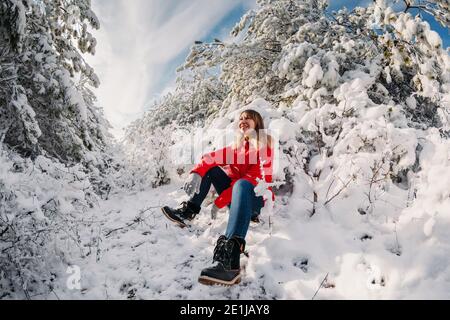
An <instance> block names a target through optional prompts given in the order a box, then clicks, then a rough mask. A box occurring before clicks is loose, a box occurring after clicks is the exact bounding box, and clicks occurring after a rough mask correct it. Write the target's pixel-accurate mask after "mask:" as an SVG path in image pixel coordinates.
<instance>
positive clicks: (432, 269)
mask: <svg viewBox="0 0 450 320" xmlns="http://www.w3.org/2000/svg"><path fill="white" fill-rule="evenodd" d="M180 186H181V185H180V184H178V183H173V184H171V185H167V186H163V187H160V188H156V189H149V190H146V191H143V192H139V193H135V194H129V195H123V196H117V197H113V198H112V199H111V200H108V201H104V202H101V203H100V206H99V207H98V208H94V209H93V211H91V212H89V214H91V215H92V220H93V221H94V222H93V223H92V225H91V226H90V228H87V229H86V230H91V231H90V232H88V233H86V234H84V235H83V237H85V240H86V239H89V237H91V238H92V239H101V241H98V244H97V245H93V246H92V248H93V249H92V252H91V254H90V255H89V256H88V257H87V258H84V259H79V260H73V261H72V262H71V263H73V264H74V265H78V266H79V267H80V275H81V290H77V289H73V290H69V289H68V287H66V286H65V284H64V283H61V284H60V285H61V286H60V288H59V290H61V291H59V290H55V294H56V295H58V297H59V298H63V299H311V298H313V297H314V299H406V298H421V299H432V298H439V299H443V298H450V270H449V268H450V267H449V264H448V259H449V258H448V252H450V251H449V248H450V246H449V243H450V241H446V242H444V243H442V242H441V243H440V242H439V241H437V239H436V238H433V237H427V236H426V235H425V234H424V232H423V231H422V230H419V229H420V228H423V225H424V222H423V221H422V219H420V218H419V219H417V223H411V222H410V223H409V224H407V225H405V226H404V227H402V224H401V223H400V224H399V223H394V221H393V220H392V219H390V218H389V217H388V216H383V215H378V217H377V216H375V215H374V216H371V215H370V214H368V215H359V214H357V213H355V212H346V210H345V209H344V208H343V209H336V210H335V211H333V212H332V211H327V210H322V211H320V212H318V213H316V214H315V215H314V216H313V217H311V218H310V217H309V213H308V212H307V211H306V206H307V202H306V201H304V199H302V198H301V195H299V194H298V193H297V194H296V193H295V192H294V195H293V197H292V198H291V201H289V202H288V204H286V205H282V204H281V201H277V202H276V204H275V208H274V213H273V218H271V219H273V224H270V225H269V223H268V222H269V221H268V215H267V212H263V213H262V220H263V221H262V222H261V223H260V224H255V223H252V224H251V225H250V230H249V233H248V235H247V251H248V252H249V258H247V257H245V256H244V255H242V259H241V264H242V265H243V267H244V273H243V280H242V282H241V283H240V284H239V285H236V286H234V287H222V286H213V287H209V286H204V285H202V284H199V283H198V282H197V277H198V275H199V274H200V271H201V269H202V268H204V267H207V266H209V265H211V263H212V251H213V248H214V244H215V241H216V239H217V238H218V236H219V235H220V234H221V233H223V232H224V231H225V228H226V222H227V215H228V212H227V211H221V212H220V213H219V215H218V218H217V219H216V220H211V218H210V215H209V210H208V209H209V204H208V203H207V201H205V203H204V205H205V206H204V207H203V209H202V212H201V214H200V215H199V216H197V218H196V219H194V220H193V221H192V224H191V227H190V228H185V229H181V228H179V227H177V226H175V225H174V224H172V223H171V222H170V221H168V220H167V219H166V218H165V217H164V216H163V215H162V213H161V210H160V208H159V207H160V206H162V205H172V206H177V205H178V204H179V202H181V201H182V200H185V199H186V197H187V196H186V195H185V194H184V192H183V191H182V190H181V189H180ZM297 192H300V190H297ZM403 195H404V194H403ZM208 199H209V198H207V200H208ZM294 199H297V200H294ZM209 200H210V199H209ZM347 200H348V199H347ZM391 200H392V199H391ZM397 200H398V201H400V198H398V199H397ZM399 203H400V202H399ZM337 208H339V206H337ZM390 215H392V214H390ZM381 221H382V222H381ZM445 226H447V227H448V222H447V224H444V223H443V221H441V224H440V226H439V229H442V230H441V231H439V233H441V232H444V231H445V230H444V229H445ZM431 227H432V226H431ZM447 230H448V229H447ZM433 239H434V240H433ZM447 240H448V239H447ZM69 276H70V275H69V274H68V275H67V279H69ZM324 279H325V280H324ZM63 280H66V279H63ZM319 288H320V290H319V291H318V292H317V290H318V289H319ZM316 292H317V294H316ZM50 298H55V297H54V296H53V297H50Z"/></svg>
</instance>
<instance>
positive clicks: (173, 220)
mask: <svg viewBox="0 0 450 320" xmlns="http://www.w3.org/2000/svg"><path fill="white" fill-rule="evenodd" d="M161 211H162V212H163V213H164V215H165V216H166V217H167V219H169V220H170V221H172V222H175V223H176V224H177V225H178V226H179V227H180V228H186V227H187V225H186V224H184V223H182V222H180V221H178V220H175V219H173V218H172V217H171V216H170V215H169V214H168V213H167V212H166V210H164V207H161Z"/></svg>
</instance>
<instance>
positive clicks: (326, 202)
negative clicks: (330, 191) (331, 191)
mask: <svg viewBox="0 0 450 320" xmlns="http://www.w3.org/2000/svg"><path fill="white" fill-rule="evenodd" d="M352 180H353V178H350V180H348V181H347V183H345V184H344V185H343V186H342V188H341V189H339V191H338V192H336V194H335V195H334V196H332V197H331V198H330V199H328V200H327V201H325V203H324V205H327V204H328V203H330V202H331V201H333V199H334V198H336V197H337V196H338V195H339V194H340V193H341V192H342V190H344V189H345V188H347V186H348V185H349V184H350V182H352Z"/></svg>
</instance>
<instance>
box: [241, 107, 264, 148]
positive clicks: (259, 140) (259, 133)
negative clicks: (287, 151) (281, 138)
mask: <svg viewBox="0 0 450 320" xmlns="http://www.w3.org/2000/svg"><path fill="white" fill-rule="evenodd" d="M244 113H245V114H246V115H247V116H248V117H249V118H250V119H252V120H253V121H255V132H256V146H257V148H258V149H259V148H260V147H262V146H265V145H267V146H268V147H269V148H271V147H272V137H271V136H270V135H268V134H266V133H265V132H264V131H263V130H264V120H263V118H262V117H261V115H260V114H259V112H257V111H255V110H252V109H247V110H244V111H242V112H241V113H240V115H239V118H240V117H241V116H242V115H243V114H244ZM244 138H245V137H244V136H242V137H239V138H238V141H237V145H238V146H240V145H241V143H242V141H243V140H244Z"/></svg>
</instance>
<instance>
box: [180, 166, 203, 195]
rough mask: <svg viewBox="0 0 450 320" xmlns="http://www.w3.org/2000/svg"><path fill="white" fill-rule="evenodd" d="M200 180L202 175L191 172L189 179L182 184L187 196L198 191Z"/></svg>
mask: <svg viewBox="0 0 450 320" xmlns="http://www.w3.org/2000/svg"><path fill="white" fill-rule="evenodd" d="M201 182H202V177H201V176H200V175H199V174H198V173H195V172H193V173H191V175H190V176H189V179H188V180H187V181H186V183H185V184H184V186H183V189H184V191H186V193H187V194H188V196H190V197H193V196H194V195H195V194H196V193H199V192H200V183H201Z"/></svg>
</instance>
